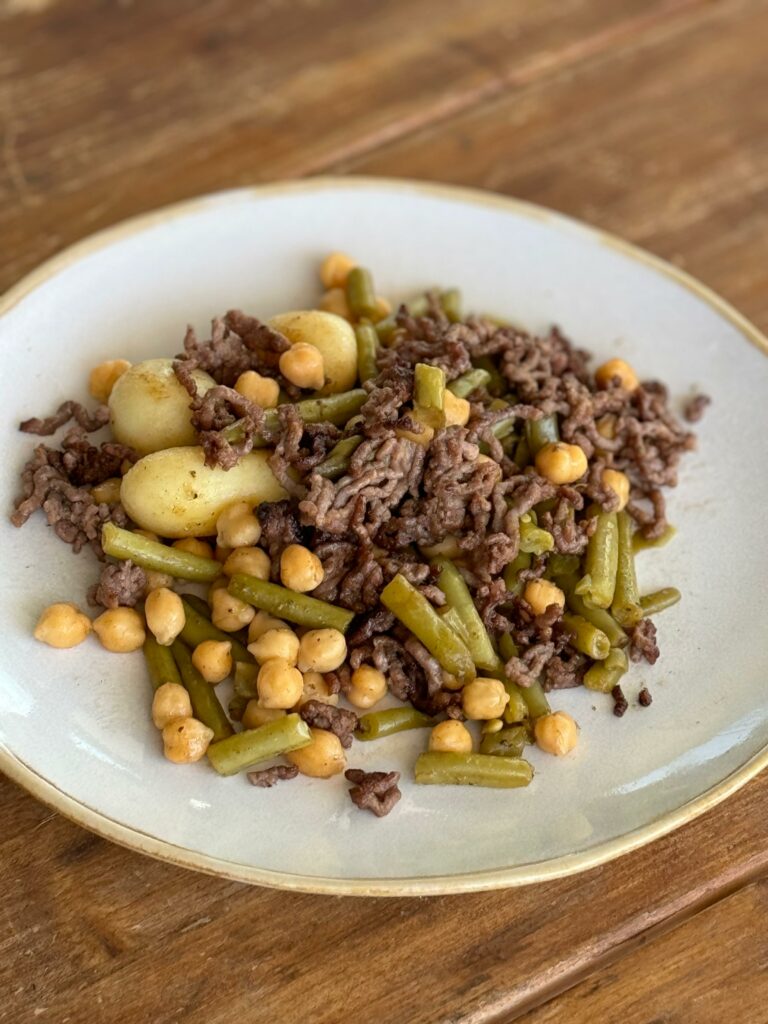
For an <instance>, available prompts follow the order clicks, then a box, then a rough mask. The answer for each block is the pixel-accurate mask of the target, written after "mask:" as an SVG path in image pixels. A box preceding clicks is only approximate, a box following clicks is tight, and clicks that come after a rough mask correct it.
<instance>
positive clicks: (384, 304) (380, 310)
mask: <svg viewBox="0 0 768 1024" xmlns="http://www.w3.org/2000/svg"><path fill="white" fill-rule="evenodd" d="M391 312H392V303H391V302H389V300H388V299H385V298H384V296H383V295H377V296H376V309H375V310H374V311H373V313H372V315H371V320H373V322H374V323H375V324H377V323H378V322H379V320H383V319H384V318H385V317H388V316H389V314H390V313H391Z"/></svg>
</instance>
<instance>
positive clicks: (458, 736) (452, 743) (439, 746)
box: [429, 718, 472, 754]
mask: <svg viewBox="0 0 768 1024" xmlns="http://www.w3.org/2000/svg"><path fill="white" fill-rule="evenodd" d="M429 749H430V750H446V751H449V752H452V753H456V754H470V753H471V752H472V733H471V732H470V731H469V729H468V728H467V727H466V725H464V723H463V722H457V721H456V720H455V719H453V718H449V719H448V720H447V721H445V722H438V724H437V725H436V726H435V727H434V729H433V730H432V732H431V733H430V734H429Z"/></svg>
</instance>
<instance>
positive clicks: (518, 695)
mask: <svg viewBox="0 0 768 1024" xmlns="http://www.w3.org/2000/svg"><path fill="white" fill-rule="evenodd" d="M502 682H503V683H504V689H505V690H506V691H507V693H508V694H509V704H507V706H506V707H505V708H504V714H503V715H502V718H503V719H504V721H505V722H506V723H507V725H513V724H515V723H516V722H522V720H523V719H524V718H527V717H528V705H527V704H526V702H525V697H524V696H523V692H522V688H521V687H519V686H518V685H517V683H513V682H512V681H511V680H510V679H502Z"/></svg>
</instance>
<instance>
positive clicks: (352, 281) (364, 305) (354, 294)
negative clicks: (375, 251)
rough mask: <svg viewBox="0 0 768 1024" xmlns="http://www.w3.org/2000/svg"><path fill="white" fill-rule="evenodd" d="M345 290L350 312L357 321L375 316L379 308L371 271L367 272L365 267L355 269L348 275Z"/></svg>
mask: <svg viewBox="0 0 768 1024" xmlns="http://www.w3.org/2000/svg"><path fill="white" fill-rule="evenodd" d="M344 288H345V291H346V294H347V305H348V306H349V311H350V313H351V314H352V316H353V317H354V318H355V320H360V319H361V317H372V316H375V314H376V310H377V308H378V306H377V303H376V289H375V288H374V287H373V278H372V277H371V272H370V270H366V268H365V267H353V268H352V270H350V272H349V273H348V274H347V281H346V284H345V286H344Z"/></svg>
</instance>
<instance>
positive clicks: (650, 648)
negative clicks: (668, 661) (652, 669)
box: [629, 619, 659, 665]
mask: <svg viewBox="0 0 768 1024" xmlns="http://www.w3.org/2000/svg"><path fill="white" fill-rule="evenodd" d="M629 656H630V658H631V659H632V661H642V660H643V658H644V659H645V660H646V661H647V662H648V664H649V665H655V664H656V661H657V660H658V657H659V647H658V644H657V643H656V627H655V626H654V624H653V623H652V622H651V620H650V619H641V620H640V622H638V624H637V625H636V626H634V627H632V629H630V630H629Z"/></svg>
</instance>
